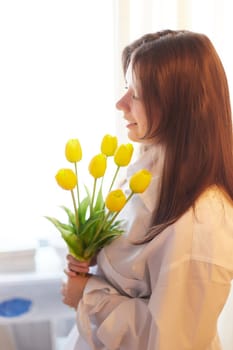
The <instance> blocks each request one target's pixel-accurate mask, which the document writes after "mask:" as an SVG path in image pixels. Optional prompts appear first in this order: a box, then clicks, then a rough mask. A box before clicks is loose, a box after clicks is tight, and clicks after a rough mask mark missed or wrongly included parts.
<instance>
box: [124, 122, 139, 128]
mask: <svg viewBox="0 0 233 350" xmlns="http://www.w3.org/2000/svg"><path fill="white" fill-rule="evenodd" d="M135 125H137V123H129V124H127V125H126V127H127V128H131V127H133V126H135Z"/></svg>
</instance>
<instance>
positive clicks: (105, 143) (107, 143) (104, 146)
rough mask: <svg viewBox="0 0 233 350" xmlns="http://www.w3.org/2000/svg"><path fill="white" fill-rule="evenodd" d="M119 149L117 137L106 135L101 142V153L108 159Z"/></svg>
mask: <svg viewBox="0 0 233 350" xmlns="http://www.w3.org/2000/svg"><path fill="white" fill-rule="evenodd" d="M116 148H117V138H116V136H111V135H108V134H107V135H105V136H104V137H103V139H102V142H101V152H102V153H103V154H105V155H106V156H107V157H109V156H113V155H114V153H115V151H116Z"/></svg>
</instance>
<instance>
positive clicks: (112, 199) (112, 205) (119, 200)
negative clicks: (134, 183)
mask: <svg viewBox="0 0 233 350" xmlns="http://www.w3.org/2000/svg"><path fill="white" fill-rule="evenodd" d="M125 203H126V197H125V194H124V192H123V191H122V190H114V191H111V192H109V193H108V195H107V197H106V200H105V205H106V207H107V208H108V210H110V211H120V210H121V209H122V208H123V207H124V205H125Z"/></svg>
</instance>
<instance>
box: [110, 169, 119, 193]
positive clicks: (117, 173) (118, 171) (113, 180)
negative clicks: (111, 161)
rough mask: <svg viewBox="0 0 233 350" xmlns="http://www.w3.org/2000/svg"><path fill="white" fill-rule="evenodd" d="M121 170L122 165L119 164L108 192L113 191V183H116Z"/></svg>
mask: <svg viewBox="0 0 233 350" xmlns="http://www.w3.org/2000/svg"><path fill="white" fill-rule="evenodd" d="M119 170H120V166H117V169H116V171H115V174H114V176H113V179H112V183H111V185H110V187H109V190H108V192H110V191H111V189H112V187H113V185H114V182H115V180H116V177H117V175H118V172H119Z"/></svg>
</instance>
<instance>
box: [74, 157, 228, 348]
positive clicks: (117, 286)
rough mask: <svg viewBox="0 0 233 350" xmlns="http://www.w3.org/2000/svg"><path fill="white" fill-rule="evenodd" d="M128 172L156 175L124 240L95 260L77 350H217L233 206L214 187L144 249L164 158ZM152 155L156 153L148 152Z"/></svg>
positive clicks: (132, 211) (136, 205)
mask: <svg viewBox="0 0 233 350" xmlns="http://www.w3.org/2000/svg"><path fill="white" fill-rule="evenodd" d="M147 153H148V154H146V155H144V156H143V157H142V159H143V161H142V159H141V160H140V162H138V163H136V165H134V166H133V167H132V166H131V167H130V168H129V174H131V173H132V172H134V171H135V170H137V168H140V167H146V166H147V167H148V168H149V169H152V170H153V174H154V178H153V181H152V183H151V185H150V187H149V188H148V190H147V191H146V192H145V193H144V194H142V195H135V196H134V197H133V198H132V200H131V201H130V202H128V203H127V205H126V207H125V209H124V210H123V212H122V216H124V217H125V218H127V221H126V222H125V234H124V235H122V236H121V237H120V238H117V239H116V240H115V241H113V242H112V243H111V244H110V245H108V246H106V247H105V248H104V249H102V250H101V252H100V253H99V255H98V266H99V271H98V276H93V277H91V278H90V279H89V281H88V283H87V285H86V288H85V291H84V296H83V298H82V300H81V301H80V303H79V307H78V311H77V324H78V329H79V333H80V335H79V339H78V342H77V344H76V347H75V349H78V350H91V349H92V350H117V349H118V350H219V349H221V347H220V343H219V339H218V335H217V320H218V316H219V314H220V312H221V310H222V308H223V306H224V304H225V303H226V300H227V297H228V294H229V291H230V283H231V280H232V279H233V205H232V202H231V201H230V200H229V199H228V197H227V196H226V195H225V194H224V193H223V192H222V191H221V190H220V189H219V188H217V187H216V186H213V187H211V188H209V189H208V190H206V191H205V192H204V193H203V194H202V195H201V196H200V198H199V199H198V201H197V202H196V204H195V208H190V209H189V210H188V211H187V212H186V213H185V214H184V215H183V216H182V217H181V218H180V219H179V220H177V222H175V223H174V224H173V225H171V226H169V227H168V228H166V229H165V230H164V231H163V232H162V233H160V234H159V235H158V236H156V237H155V238H154V239H153V240H151V241H150V242H148V243H144V244H140V245H135V244H134V242H135V240H138V239H140V238H143V236H144V235H145V233H146V229H147V228H148V225H149V222H150V218H151V214H152V211H153V208H154V206H155V205H156V196H155V193H156V188H157V189H159V183H160V182H159V175H160V170H161V166H162V162H161V154H160V156H159V157H158V160H157V162H156V164H154V165H155V166H154V165H153V163H151V159H152V157H151V152H147ZM153 156H154V154H153ZM152 189H153V190H152Z"/></svg>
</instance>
